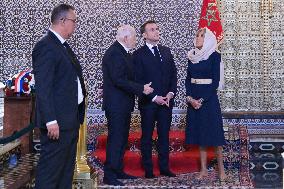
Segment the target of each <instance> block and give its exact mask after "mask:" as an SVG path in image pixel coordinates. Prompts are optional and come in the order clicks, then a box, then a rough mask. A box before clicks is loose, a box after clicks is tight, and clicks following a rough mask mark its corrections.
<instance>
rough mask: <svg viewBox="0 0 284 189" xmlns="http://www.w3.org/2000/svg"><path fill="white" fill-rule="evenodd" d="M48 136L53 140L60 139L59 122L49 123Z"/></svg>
mask: <svg viewBox="0 0 284 189" xmlns="http://www.w3.org/2000/svg"><path fill="white" fill-rule="evenodd" d="M46 127H47V130H48V132H47V136H48V137H49V138H50V139H53V140H57V139H59V126H58V124H57V123H54V124H51V125H47V126H46Z"/></svg>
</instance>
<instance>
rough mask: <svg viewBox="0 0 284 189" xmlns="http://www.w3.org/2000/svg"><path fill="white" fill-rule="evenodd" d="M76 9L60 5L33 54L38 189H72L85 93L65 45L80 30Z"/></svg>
mask: <svg viewBox="0 0 284 189" xmlns="http://www.w3.org/2000/svg"><path fill="white" fill-rule="evenodd" d="M76 21H77V20H76V13H75V9H74V7H72V6H70V5H67V4H60V5H58V6H56V7H55V8H54V9H53V11H52V13H51V26H50V28H49V30H48V32H47V34H46V35H45V36H44V37H42V38H41V39H40V40H39V41H38V42H37V43H36V45H35V47H34V49H33V53H32V61H33V71H34V74H35V87H36V116H35V123H36V126H37V127H39V128H40V132H41V136H40V142H41V152H40V159H39V163H38V167H37V171H36V185H35V188H36V189H71V188H72V180H73V173H74V167H75V159H76V147H77V141H78V132H79V127H80V123H83V120H84V112H85V97H86V90H85V85H84V80H83V75H82V68H81V66H80V64H79V62H78V59H77V58H76V55H75V54H74V52H73V51H72V50H71V48H70V46H69V45H68V44H67V42H66V39H69V38H70V37H71V36H72V34H73V32H74V30H75V27H76Z"/></svg>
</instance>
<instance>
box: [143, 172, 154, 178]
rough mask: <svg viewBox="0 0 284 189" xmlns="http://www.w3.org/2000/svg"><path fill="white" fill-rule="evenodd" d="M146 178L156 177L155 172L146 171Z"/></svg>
mask: <svg viewBox="0 0 284 189" xmlns="http://www.w3.org/2000/svg"><path fill="white" fill-rule="evenodd" d="M145 178H156V176H155V175H154V173H145Z"/></svg>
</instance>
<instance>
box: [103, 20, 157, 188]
mask: <svg viewBox="0 0 284 189" xmlns="http://www.w3.org/2000/svg"><path fill="white" fill-rule="evenodd" d="M116 39H117V40H116V41H115V42H114V43H113V44H112V45H111V46H110V47H109V48H108V50H107V51H106V53H105V55H104V57H103V61H102V67H103V109H104V110H105V115H106V118H107V121H108V138H107V149H106V161H105V164H104V179H103V182H104V183H105V184H109V185H115V186H118V185H120V186H122V185H124V184H123V183H122V182H120V181H119V180H117V179H135V178H136V177H134V176H131V175H128V174H126V173H124V172H123V157H124V153H125V148H126V145H127V141H128V135H129V129H130V119H131V111H132V110H133V108H134V100H135V97H134V95H135V94H136V95H142V94H143V93H144V94H145V95H148V94H150V93H151V92H153V89H152V88H151V87H150V85H151V83H150V82H148V83H149V84H138V83H135V82H134V81H133V80H134V71H133V62H132V60H131V55H130V54H129V53H128V52H129V50H130V49H133V48H135V45H136V32H135V29H134V28H133V27H131V26H129V25H122V26H120V27H119V28H118V31H117V36H116Z"/></svg>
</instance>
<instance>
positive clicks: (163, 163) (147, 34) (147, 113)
mask: <svg viewBox="0 0 284 189" xmlns="http://www.w3.org/2000/svg"><path fill="white" fill-rule="evenodd" d="M140 32H141V34H142V36H143V38H144V39H145V42H146V44H145V45H144V46H142V47H141V48H139V49H138V50H136V51H135V52H134V62H135V70H136V80H137V82H138V83H147V82H149V81H151V82H152V86H153V88H154V89H155V91H154V92H153V93H151V94H150V95H148V96H145V95H144V96H141V97H140V98H139V110H140V113H141V127H142V136H141V153H142V162H143V166H144V169H145V177H146V178H154V177H155V175H154V174H153V163H152V134H153V130H154V127H155V122H157V132H158V148H157V149H158V154H159V168H160V174H161V175H164V176H169V177H174V176H175V174H174V173H172V172H171V171H170V169H169V130H170V126H171V121H172V108H173V102H174V101H173V100H174V96H175V94H176V91H177V71H176V66H175V63H174V60H173V56H172V54H171V51H170V49H169V48H168V47H165V46H162V45H158V42H159V40H160V32H159V28H158V25H157V24H156V22H155V21H147V22H145V23H144V24H143V25H142V26H141V28H140Z"/></svg>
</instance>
